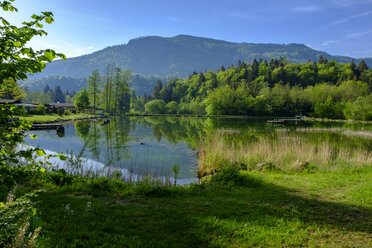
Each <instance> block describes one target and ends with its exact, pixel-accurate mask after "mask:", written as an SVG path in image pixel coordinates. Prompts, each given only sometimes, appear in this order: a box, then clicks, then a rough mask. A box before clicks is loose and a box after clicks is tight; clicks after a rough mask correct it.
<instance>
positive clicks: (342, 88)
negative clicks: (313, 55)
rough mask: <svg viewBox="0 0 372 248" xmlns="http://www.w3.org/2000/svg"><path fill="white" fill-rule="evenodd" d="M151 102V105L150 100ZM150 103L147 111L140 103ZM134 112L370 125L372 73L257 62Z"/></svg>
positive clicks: (198, 79)
mask: <svg viewBox="0 0 372 248" xmlns="http://www.w3.org/2000/svg"><path fill="white" fill-rule="evenodd" d="M149 100H150V101H149ZM143 102H146V104H145V105H144V106H142V104H141V103H143ZM132 109H133V110H134V111H139V112H146V113H156V114H165V113H167V114H199V115H248V116H293V115H306V116H313V117H321V118H332V119H344V118H346V119H356V120H372V70H371V69H369V68H368V66H367V65H366V63H365V62H364V61H363V60H362V61H361V62H360V63H359V64H358V65H357V64H356V63H354V62H352V63H347V64H344V63H338V62H336V61H334V60H332V61H328V60H327V59H325V58H322V57H319V60H318V61H317V62H310V61H309V62H308V63H303V64H294V63H289V62H288V61H287V60H286V59H285V58H280V59H271V60H270V61H269V62H267V61H266V60H265V61H263V60H261V59H260V60H256V59H254V60H253V62H252V64H249V63H246V62H240V61H239V62H238V65H237V66H231V67H229V68H227V69H225V68H224V67H221V68H220V69H219V71H218V72H213V71H206V72H205V73H196V72H194V73H192V74H191V75H190V76H189V77H188V78H187V79H184V80H181V79H172V80H169V81H168V82H167V83H166V85H165V86H164V87H163V85H162V83H161V82H158V84H157V85H156V86H155V87H154V90H153V93H152V95H151V96H150V97H147V98H146V99H144V97H143V96H142V97H136V98H135V99H133V101H132Z"/></svg>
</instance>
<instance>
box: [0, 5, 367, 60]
mask: <svg viewBox="0 0 372 248" xmlns="http://www.w3.org/2000/svg"><path fill="white" fill-rule="evenodd" d="M13 5H14V6H15V7H16V8H18V12H17V13H13V12H4V11H2V10H1V11H0V13H1V14H0V15H1V16H2V17H4V18H5V19H6V20H8V21H9V22H11V23H12V24H15V25H20V24H21V23H22V22H23V21H26V20H31V19H30V16H31V15H32V14H34V13H36V14H38V13H40V12H41V11H51V12H53V14H54V19H55V21H54V22H53V24H51V25H45V26H44V28H43V29H44V30H45V31H46V32H47V33H48V36H46V37H37V38H35V39H33V40H32V41H31V42H30V44H29V45H30V46H32V47H33V48H34V49H46V48H51V49H54V50H56V52H62V53H64V54H65V55H66V56H67V57H75V56H80V55H84V54H89V53H92V52H94V51H98V50H100V49H103V48H105V47H107V46H113V45H119V44H125V43H127V42H128V41H129V40H131V39H134V38H137V37H142V36H149V35H158V36H163V37H172V36H175V35H178V34H186V35H193V36H200V37H208V38H214V39H220V40H226V41H232V42H247V43H278V44H288V43H302V44H305V45H307V46H309V47H311V48H314V49H317V50H321V51H325V52H328V53H330V54H331V55H343V56H351V57H355V58H363V57H372V42H371V40H372V0H307V1H306V0H239V1H238V0H198V1H196V0H146V1H145V0H121V1H119V0H104V1H102V0H89V1H88V0H15V2H14V3H13Z"/></svg>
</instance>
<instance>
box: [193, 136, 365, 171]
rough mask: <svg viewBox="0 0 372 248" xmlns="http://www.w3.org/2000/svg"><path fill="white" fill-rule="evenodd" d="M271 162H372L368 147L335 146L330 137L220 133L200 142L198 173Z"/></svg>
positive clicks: (284, 165) (286, 166)
mask: <svg viewBox="0 0 372 248" xmlns="http://www.w3.org/2000/svg"><path fill="white" fill-rule="evenodd" d="M260 163H261V164H262V163H267V164H271V165H273V166H275V167H276V168H278V169H281V170H293V169H298V167H299V166H300V165H301V164H304V163H306V164H310V165H311V164H313V165H314V166H317V167H318V168H320V169H326V168H338V167H341V166H345V165H346V166H354V167H360V166H365V165H372V151H370V150H368V148H361V147H358V148H351V147H346V146H342V144H341V145H339V146H335V145H334V144H330V143H328V142H327V141H326V140H324V141H319V142H312V141H310V140H309V139H306V138H305V137H303V136H301V135H291V136H289V135H288V134H287V133H280V132H279V133H278V135H277V137H276V138H260V139H257V140H253V141H249V142H248V141H247V142H244V141H240V142H228V141H227V139H226V138H225V137H224V135H221V134H217V135H215V136H213V137H212V138H210V139H209V140H206V141H204V142H203V143H202V144H201V145H200V152H199V164H198V171H199V172H198V174H199V176H200V175H208V174H213V172H214V171H216V170H220V169H222V168H223V167H225V166H228V165H231V164H238V165H240V166H246V167H247V169H253V168H255V166H257V165H258V164H260Z"/></svg>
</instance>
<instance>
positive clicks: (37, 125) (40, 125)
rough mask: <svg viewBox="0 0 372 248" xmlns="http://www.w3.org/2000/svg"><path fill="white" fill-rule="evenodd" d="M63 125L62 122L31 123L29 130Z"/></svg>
mask: <svg viewBox="0 0 372 248" xmlns="http://www.w3.org/2000/svg"><path fill="white" fill-rule="evenodd" d="M61 127H63V125H62V124H52V123H42V124H33V125H32V127H31V130H39V129H55V130H57V129H58V128H61Z"/></svg>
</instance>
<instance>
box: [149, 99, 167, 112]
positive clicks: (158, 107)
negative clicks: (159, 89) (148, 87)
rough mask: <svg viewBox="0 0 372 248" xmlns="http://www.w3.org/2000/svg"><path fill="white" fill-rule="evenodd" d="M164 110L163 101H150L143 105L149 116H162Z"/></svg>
mask: <svg viewBox="0 0 372 248" xmlns="http://www.w3.org/2000/svg"><path fill="white" fill-rule="evenodd" d="M165 110H166V107H165V102H164V101H163V100H152V101H149V102H148V103H146V104H145V111H146V112H147V113H150V114H164V113H165Z"/></svg>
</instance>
